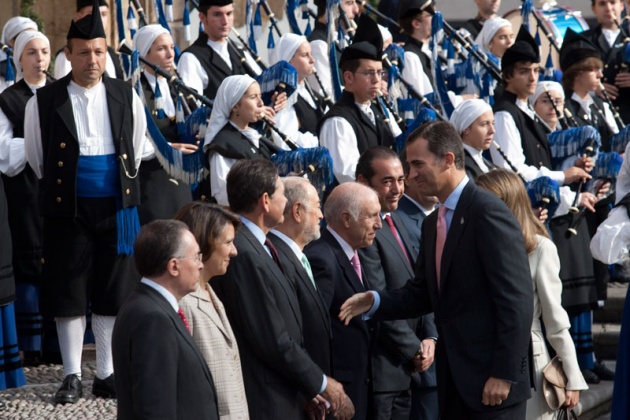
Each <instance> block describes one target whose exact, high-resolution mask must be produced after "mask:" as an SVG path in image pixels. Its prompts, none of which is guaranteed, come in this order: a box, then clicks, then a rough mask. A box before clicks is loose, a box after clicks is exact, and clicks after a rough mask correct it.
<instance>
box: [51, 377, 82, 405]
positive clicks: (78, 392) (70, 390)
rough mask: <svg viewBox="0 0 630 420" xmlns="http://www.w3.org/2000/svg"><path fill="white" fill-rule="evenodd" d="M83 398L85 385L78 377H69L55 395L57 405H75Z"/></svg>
mask: <svg viewBox="0 0 630 420" xmlns="http://www.w3.org/2000/svg"><path fill="white" fill-rule="evenodd" d="M82 396H83V385H82V384H81V380H80V379H79V377H78V376H77V375H68V376H66V377H65V379H64V380H63V383H62V384H61V387H60V388H59V389H58V390H57V393H56V394H55V398H54V400H55V404H74V403H75V402H77V401H78V400H79V398H81V397H82Z"/></svg>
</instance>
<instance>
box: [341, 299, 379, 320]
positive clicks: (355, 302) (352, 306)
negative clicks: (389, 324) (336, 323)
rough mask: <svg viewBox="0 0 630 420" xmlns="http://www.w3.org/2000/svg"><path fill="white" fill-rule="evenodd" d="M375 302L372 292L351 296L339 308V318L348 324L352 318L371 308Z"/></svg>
mask: <svg viewBox="0 0 630 420" xmlns="http://www.w3.org/2000/svg"><path fill="white" fill-rule="evenodd" d="M373 304H374V295H373V294H372V293H370V292H364V293H357V294H355V295H352V296H350V297H349V298H348V299H347V300H346V301H345V302H344V303H343V305H341V309H339V320H340V321H341V322H343V323H344V324H346V325H348V324H349V323H350V320H351V319H352V318H354V317H355V316H357V315H361V314H364V313H366V312H367V311H369V310H370V308H371V307H372V305H373Z"/></svg>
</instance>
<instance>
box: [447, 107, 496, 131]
mask: <svg viewBox="0 0 630 420" xmlns="http://www.w3.org/2000/svg"><path fill="white" fill-rule="evenodd" d="M488 111H492V107H491V106H490V105H488V103H486V101H484V100H483V99H469V100H467V101H464V102H462V103H461V104H459V105H458V106H457V108H455V110H454V111H453V113H452V114H451V119H450V122H451V124H452V125H453V127H455V130H457V132H458V133H459V134H460V135H461V134H462V133H463V132H464V130H466V129H467V128H468V127H470V125H471V124H472V123H474V122H475V120H476V119H477V118H479V117H480V116H481V114H485V113H486V112H488Z"/></svg>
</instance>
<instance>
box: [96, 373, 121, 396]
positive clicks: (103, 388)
mask: <svg viewBox="0 0 630 420" xmlns="http://www.w3.org/2000/svg"><path fill="white" fill-rule="evenodd" d="M92 394H93V395H94V396H95V397H101V398H116V384H115V382H114V374H113V373H112V374H111V375H109V376H108V377H107V378H105V379H99V378H97V377H96V376H95V377H94V382H93V383H92Z"/></svg>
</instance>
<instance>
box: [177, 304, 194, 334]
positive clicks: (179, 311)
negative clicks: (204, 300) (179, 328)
mask: <svg viewBox="0 0 630 420" xmlns="http://www.w3.org/2000/svg"><path fill="white" fill-rule="evenodd" d="M177 315H179V317H180V318H181V319H182V321H183V322H184V326H185V327H186V330H188V333H191V332H190V327H189V326H188V320H187V319H186V314H184V311H182V308H178V309H177Z"/></svg>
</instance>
